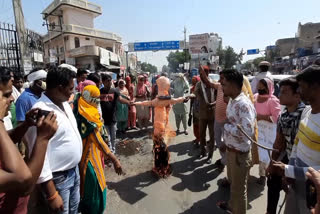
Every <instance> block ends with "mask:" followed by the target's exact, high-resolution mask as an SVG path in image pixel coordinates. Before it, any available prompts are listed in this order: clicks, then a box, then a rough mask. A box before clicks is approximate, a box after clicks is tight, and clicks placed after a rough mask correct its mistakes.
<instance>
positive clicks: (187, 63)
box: [183, 62, 190, 70]
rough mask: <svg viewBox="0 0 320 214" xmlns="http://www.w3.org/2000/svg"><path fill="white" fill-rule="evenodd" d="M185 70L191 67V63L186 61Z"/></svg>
mask: <svg viewBox="0 0 320 214" xmlns="http://www.w3.org/2000/svg"><path fill="white" fill-rule="evenodd" d="M183 68H184V70H189V69H190V63H189V62H185V63H184V65H183Z"/></svg>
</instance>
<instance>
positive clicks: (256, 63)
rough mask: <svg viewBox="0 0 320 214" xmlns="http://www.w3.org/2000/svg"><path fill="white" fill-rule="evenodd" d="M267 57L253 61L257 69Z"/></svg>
mask: <svg viewBox="0 0 320 214" xmlns="http://www.w3.org/2000/svg"><path fill="white" fill-rule="evenodd" d="M264 60H265V57H257V58H255V59H254V60H253V65H254V67H255V68H256V69H258V67H259V64H260V62H262V61H264Z"/></svg>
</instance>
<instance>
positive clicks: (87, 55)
mask: <svg viewBox="0 0 320 214" xmlns="http://www.w3.org/2000/svg"><path fill="white" fill-rule="evenodd" d="M42 13H43V19H44V20H46V22H47V25H48V34H47V35H45V37H44V49H45V62H46V63H49V62H50V63H64V62H65V63H68V64H73V65H75V66H77V67H84V68H87V69H90V70H94V69H95V68H96V66H97V65H99V63H100V62H101V64H104V65H105V66H106V67H108V66H111V67H112V66H114V65H120V57H118V56H119V55H122V54H123V51H122V44H121V37H120V36H118V35H117V34H115V33H112V32H107V31H102V30H98V29H95V28H94V19H95V18H96V17H97V16H99V15H101V14H102V8H101V7H100V6H99V5H96V4H93V3H91V2H88V1H87V0H54V1H53V2H52V3H51V4H50V5H49V6H48V7H47V8H46V9H45V10H44V11H43V12H42ZM110 62H111V64H110Z"/></svg>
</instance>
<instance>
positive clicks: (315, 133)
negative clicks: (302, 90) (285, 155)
mask: <svg viewBox="0 0 320 214" xmlns="http://www.w3.org/2000/svg"><path fill="white" fill-rule="evenodd" d="M309 166H311V167H313V168H315V169H316V170H317V169H320V113H318V114H312V113H311V111H309V112H308V113H307V114H306V117H305V118H304V119H302V120H301V122H300V125H299V130H298V133H297V136H296V139H295V142H294V145H293V148H292V152H291V156H290V161H289V165H286V168H285V175H286V177H291V178H296V179H302V180H304V179H305V173H306V171H307V170H308V167H309Z"/></svg>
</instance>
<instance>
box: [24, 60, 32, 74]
mask: <svg viewBox="0 0 320 214" xmlns="http://www.w3.org/2000/svg"><path fill="white" fill-rule="evenodd" d="M23 69H24V73H25V75H27V74H29V73H30V71H31V70H32V62H31V59H27V58H24V59H23Z"/></svg>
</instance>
